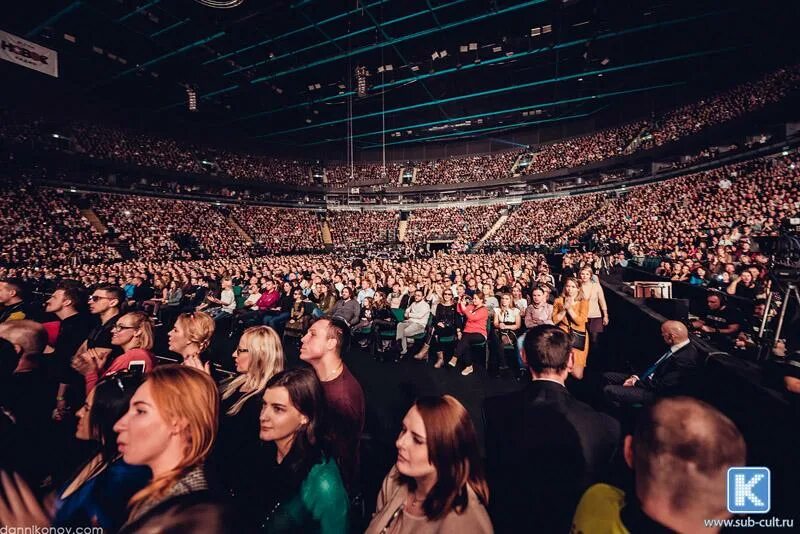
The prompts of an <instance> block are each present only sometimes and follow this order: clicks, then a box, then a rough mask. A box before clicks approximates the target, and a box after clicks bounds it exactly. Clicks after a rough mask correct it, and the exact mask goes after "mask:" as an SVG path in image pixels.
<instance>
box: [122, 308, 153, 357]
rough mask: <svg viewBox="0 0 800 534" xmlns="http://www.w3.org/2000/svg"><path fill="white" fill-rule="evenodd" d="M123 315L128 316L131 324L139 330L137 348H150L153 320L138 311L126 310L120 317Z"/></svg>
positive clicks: (151, 344)
mask: <svg viewBox="0 0 800 534" xmlns="http://www.w3.org/2000/svg"><path fill="white" fill-rule="evenodd" d="M123 317H129V318H130V319H131V321H132V322H133V324H132V325H131V326H133V327H135V328H136V330H138V331H139V340H138V341H139V346H138V348H140V349H144V350H151V349H152V348H153V321H151V320H150V317H149V316H148V315H147V314H146V313H144V312H140V311H134V312H128V313H126V314H125V315H123V316H122V317H120V319H122V318H123Z"/></svg>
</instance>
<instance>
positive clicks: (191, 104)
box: [186, 86, 197, 111]
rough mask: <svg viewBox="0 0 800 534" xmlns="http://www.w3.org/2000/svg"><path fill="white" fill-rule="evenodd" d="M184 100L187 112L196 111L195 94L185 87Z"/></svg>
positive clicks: (190, 88)
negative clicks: (185, 100) (187, 107)
mask: <svg viewBox="0 0 800 534" xmlns="http://www.w3.org/2000/svg"><path fill="white" fill-rule="evenodd" d="M186 99H187V105H188V106H189V111H197V92H196V91H195V90H194V88H192V87H188V86H187V87H186Z"/></svg>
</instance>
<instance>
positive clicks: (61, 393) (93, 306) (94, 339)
mask: <svg viewBox="0 0 800 534" xmlns="http://www.w3.org/2000/svg"><path fill="white" fill-rule="evenodd" d="M124 305H125V292H124V291H123V290H122V288H120V287H117V286H108V285H106V286H99V287H98V288H96V289H95V290H94V291H93V292H92V294H91V295H90V296H89V312H90V313H91V314H92V315H94V316H95V317H97V319H96V320H95V325H94V327H93V328H92V330H90V331H89V334H88V335H87V336H86V340H85V341H84V342H83V344H81V346H80V347H79V348H78V350H77V351H76V353H75V356H74V357H73V358H72V367H73V368H74V369H75V370H76V371H78V372H79V373H81V374H82V375H83V376H84V378H85V377H86V376H87V375H90V374H91V372H92V371H94V372H97V370H98V369H102V368H103V366H104V365H105V362H106V361H108V359H109V358H112V357H114V356H119V355H120V354H122V349H120V347H117V346H115V345H113V344H112V343H111V337H112V332H111V330H112V329H113V328H114V326H115V325H116V324H117V319H119V318H120V316H121V315H122V308H123V307H124ZM86 386H87V387H88V386H93V384H86ZM85 393H86V390H85V388H83V389H81V388H74V387H73V388H70V387H69V384H68V383H64V382H62V383H60V384H59V385H58V394H57V397H56V411H55V413H54V417H55V419H56V420H60V419H61V417H63V415H64V414H65V413H66V410H67V407H68V406H73V407H75V406H80V403H82V402H83V398H84V395H85Z"/></svg>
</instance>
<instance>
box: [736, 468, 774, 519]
mask: <svg viewBox="0 0 800 534" xmlns="http://www.w3.org/2000/svg"><path fill="white" fill-rule="evenodd" d="M769 509H770V472H769V469H768V468H766V467H731V468H730V469H728V511H729V512H731V513H734V514H765V513H767V512H769Z"/></svg>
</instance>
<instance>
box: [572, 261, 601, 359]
mask: <svg viewBox="0 0 800 534" xmlns="http://www.w3.org/2000/svg"><path fill="white" fill-rule="evenodd" d="M593 275H594V272H593V271H592V268H591V267H589V266H586V267H584V268H582V269H581V270H580V273H578V276H580V282H581V291H582V292H583V295H584V296H585V297H586V300H588V301H589V324H588V330H589V338H590V340H591V343H592V346H593V347H597V338H598V337H600V334H601V333H602V332H603V328H604V327H606V326H608V304H606V295H605V293H604V292H603V286H602V285H600V282H597V281H595V280H593Z"/></svg>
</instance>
